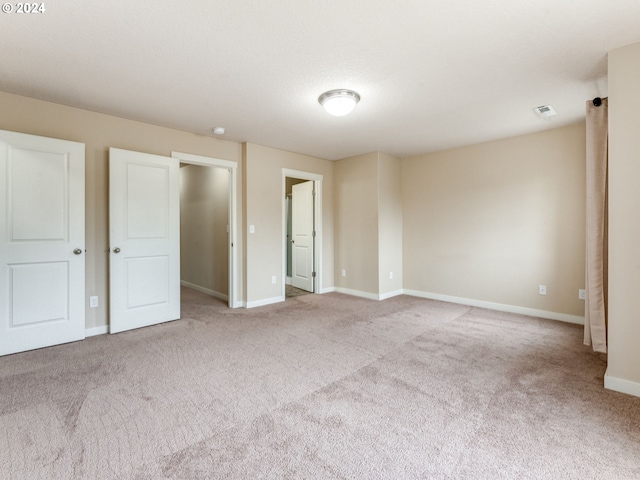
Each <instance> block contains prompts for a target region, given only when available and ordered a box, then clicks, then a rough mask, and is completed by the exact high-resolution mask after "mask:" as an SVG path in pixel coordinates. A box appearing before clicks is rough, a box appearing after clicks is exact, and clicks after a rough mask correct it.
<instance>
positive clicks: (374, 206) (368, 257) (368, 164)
mask: <svg viewBox="0 0 640 480" xmlns="http://www.w3.org/2000/svg"><path fill="white" fill-rule="evenodd" d="M335 183H336V189H335V204H336V238H335V245H336V257H335V265H336V277H335V286H336V287H338V288H342V289H348V290H356V291H359V292H364V293H369V294H375V295H377V294H378V289H379V285H378V153H377V152H376V153H369V154H366V155H359V156H356V157H351V158H345V159H342V160H338V161H337V162H335ZM342 270H345V271H346V276H345V277H343V276H342V274H341V272H342Z"/></svg>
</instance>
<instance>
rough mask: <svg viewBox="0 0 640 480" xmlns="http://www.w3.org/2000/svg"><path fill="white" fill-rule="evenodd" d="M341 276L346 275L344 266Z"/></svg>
mask: <svg viewBox="0 0 640 480" xmlns="http://www.w3.org/2000/svg"><path fill="white" fill-rule="evenodd" d="M342 276H343V277H346V276H347V271H346V270H345V269H344V268H343V269H342Z"/></svg>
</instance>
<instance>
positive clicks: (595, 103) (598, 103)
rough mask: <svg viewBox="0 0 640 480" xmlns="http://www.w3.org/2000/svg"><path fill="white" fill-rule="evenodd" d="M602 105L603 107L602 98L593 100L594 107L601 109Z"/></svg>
mask: <svg viewBox="0 0 640 480" xmlns="http://www.w3.org/2000/svg"><path fill="white" fill-rule="evenodd" d="M600 105H602V99H601V98H600V97H596V98H594V99H593V106H594V107H599V106H600Z"/></svg>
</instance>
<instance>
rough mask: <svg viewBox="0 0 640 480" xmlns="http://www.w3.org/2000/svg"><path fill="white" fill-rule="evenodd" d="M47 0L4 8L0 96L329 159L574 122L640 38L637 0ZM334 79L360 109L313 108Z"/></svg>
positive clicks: (411, 150) (401, 152) (415, 150)
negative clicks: (543, 114) (31, 8)
mask: <svg viewBox="0 0 640 480" xmlns="http://www.w3.org/2000/svg"><path fill="white" fill-rule="evenodd" d="M14 5H15V3H14ZM44 5H45V8H46V11H45V12H44V13H38V14H29V15H27V14H22V15H20V14H17V13H8V14H2V13H0V90H2V91H6V92H10V93H16V94H19V95H26V96H29V97H35V98H40V99H44V100H49V101H52V102H57V103H62V104H66V105H72V106H76V107H80V108H84V109H88V110H93V111H97V112H103V113H108V114H112V115H117V116H121V117H125V118H131V119H135V120H141V121H144V122H148V123H153V124H157V125H163V126H167V127H171V128H175V129H179V130H185V131H188V132H193V133H197V134H202V135H212V133H211V128H212V127H214V126H224V127H226V129H227V133H226V135H224V137H223V138H225V139H227V140H233V141H237V142H245V141H247V142H252V143H257V144H261V145H267V146H272V147H276V148H280V149H283V150H289V151H294V152H299V153H305V154H309V155H314V156H318V157H322V158H326V159H331V160H335V159H339V158H344V157H348V156H351V155H356V154H361V153H367V152H371V151H382V152H386V153H390V154H392V155H396V156H400V157H404V156H409V155H414V154H419V153H425V152H429V151H435V150H442V149H446V148H451V147H456V146H461V145H468V144H473V143H479V142H483V141H488V140H493V139H497V138H503V137H508V136H512V135H518V134H523V133H528V132H534V131H539V130H543V129H548V128H554V127H559V126H562V125H567V124H571V123H575V122H577V121H580V120H581V119H582V118H584V109H585V101H586V100H588V99H590V98H593V97H595V96H606V95H607V71H606V70H607V52H608V51H609V50H612V49H614V48H617V47H621V46H624V45H627V44H630V43H634V42H637V41H640V28H639V25H640V1H638V0H615V1H614V2H604V1H602V0H531V1H528V2H519V1H514V0H484V1H469V0H432V1H425V0H400V1H397V2H389V1H388V0H387V1H378V0H340V1H336V0H325V1H322V2H320V1H300V0H274V1H259V0H253V1H250V0H237V1H229V0H227V1H219V0H193V1H189V2H177V1H169V0H137V1H135V2H131V1H103V2H88V1H86V0H66V1H61V0H53V1H48V2H47V1H45V2H44ZM335 88H350V89H353V90H356V91H358V92H359V93H360V95H361V97H362V100H361V102H360V104H359V105H358V106H357V107H356V109H355V110H354V112H353V113H352V114H351V115H349V116H347V117H341V118H337V117H331V116H329V115H328V114H327V113H325V112H324V111H323V110H322V108H321V107H320V105H319V104H318V101H317V99H318V96H319V95H320V94H321V93H323V92H324V91H326V90H331V89H335ZM544 104H552V105H553V106H554V107H555V109H556V111H557V112H558V115H557V116H556V117H553V118H552V119H550V120H543V119H541V118H539V117H538V116H536V115H535V113H534V112H533V111H532V109H533V108H534V107H536V106H539V105H544Z"/></svg>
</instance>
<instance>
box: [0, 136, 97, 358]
mask: <svg viewBox="0 0 640 480" xmlns="http://www.w3.org/2000/svg"><path fill="white" fill-rule="evenodd" d="M84 159H85V146H84V144H82V143H76V142H69V141H66V140H58V139H53V138H45V137H38V136H34V135H26V134H23V133H15V132H7V131H3V130H0V199H1V200H0V204H1V205H2V208H0V355H7V354H10V353H17V352H22V351H25V350H32V349H36V348H41V347H48V346H51V345H57V344H60V343H66V342H73V341H76V340H82V339H83V338H84V337H85V309H84V296H85V290H84V281H85V278H84V277H85V260H84V258H85V250H84V248H85V243H84V242H85V238H84Z"/></svg>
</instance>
